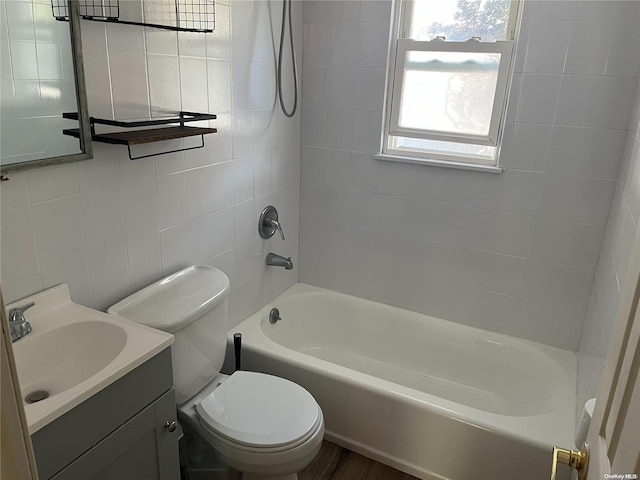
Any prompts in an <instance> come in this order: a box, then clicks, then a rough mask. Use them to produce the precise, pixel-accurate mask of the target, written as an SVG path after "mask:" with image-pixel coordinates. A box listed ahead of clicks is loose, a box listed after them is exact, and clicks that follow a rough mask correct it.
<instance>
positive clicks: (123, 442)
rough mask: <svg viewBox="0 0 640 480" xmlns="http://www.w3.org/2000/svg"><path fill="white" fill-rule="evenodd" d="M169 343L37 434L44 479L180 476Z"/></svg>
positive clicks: (168, 478) (37, 454)
mask: <svg viewBox="0 0 640 480" xmlns="http://www.w3.org/2000/svg"><path fill="white" fill-rule="evenodd" d="M175 406H176V403H175V398H174V393H173V385H172V376H171V353H170V349H169V348H167V349H165V350H163V351H162V352H160V353H159V354H157V355H156V356H154V357H152V358H151V359H149V360H147V361H146V362H145V363H143V364H142V365H140V366H139V367H137V368H136V369H134V370H133V371H131V372H130V373H128V374H127V375H125V376H124V377H122V378H120V379H119V380H117V381H115V382H114V383H112V384H111V385H109V386H108V387H107V388H105V389H104V390H102V391H100V392H98V393H97V394H95V395H94V396H92V397H90V398H88V399H87V400H85V401H84V402H82V403H81V404H80V405H78V406H77V407H75V408H73V409H72V410H71V411H69V412H67V413H65V414H64V415H62V416H61V417H59V418H57V419H56V420H54V421H53V422H51V423H49V424H48V425H46V426H45V427H43V428H41V429H40V430H38V431H37V432H35V433H34V434H33V435H32V436H31V440H32V442H33V449H34V452H35V457H36V463H37V466H38V473H39V475H40V478H41V479H49V478H51V479H55V480H78V479H83V480H85V479H86V480H89V479H96V480H98V479H101V480H102V479H104V480H107V479H109V480H113V479H118V480H127V479H131V480H139V479H144V480H154V479H159V480H178V479H179V478H180V471H179V468H180V467H179V460H178V435H179V433H178V432H179V430H178V429H176V423H175V422H176V408H175Z"/></svg>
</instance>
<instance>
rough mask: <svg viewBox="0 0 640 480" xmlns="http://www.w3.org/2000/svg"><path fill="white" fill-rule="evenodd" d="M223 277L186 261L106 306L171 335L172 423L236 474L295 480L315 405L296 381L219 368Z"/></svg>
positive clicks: (318, 417) (314, 429) (247, 478)
mask: <svg viewBox="0 0 640 480" xmlns="http://www.w3.org/2000/svg"><path fill="white" fill-rule="evenodd" d="M228 292H229V279H228V278H227V276H226V275H225V274H224V273H223V272H221V271H220V270H217V269H215V268H211V267H206V266H194V267H189V268H186V269H184V270H181V271H180V272H177V273H175V274H174V275H171V276H169V277H167V278H165V279H163V280H160V281H158V282H156V283H154V284H152V285H150V286H148V287H146V288H144V289H142V290H140V291H138V292H136V293H134V294H133V295H131V296H130V297H127V298H126V299H124V300H122V301H121V302H119V303H117V304H115V305H113V306H112V307H110V308H109V309H108V312H109V313H110V314H113V315H118V316H120V317H122V318H126V319H128V320H132V321H135V322H138V323H142V324H144V325H147V326H150V327H154V328H158V329H161V330H164V331H167V332H169V333H173V334H174V336H175V343H174V344H173V345H172V361H173V377H174V387H175V393H176V402H177V408H178V418H179V421H180V422H182V423H184V424H186V425H188V427H189V429H190V430H191V431H193V432H196V433H197V434H198V435H199V436H201V437H202V438H203V439H204V440H205V441H207V442H208V443H209V444H210V445H211V446H212V447H213V448H214V449H215V450H216V452H217V453H218V454H219V456H220V458H221V459H222V460H223V461H224V462H225V463H226V464H227V465H229V466H230V467H231V468H233V469H235V470H238V471H240V472H243V479H244V480H259V479H265V480H266V479H269V480H295V479H296V478H297V473H296V472H298V471H299V470H302V469H303V468H304V467H306V466H307V465H308V464H309V463H310V462H311V460H313V458H314V457H315V456H316V455H317V453H318V451H319V450H320V446H321V445H322V439H323V436H324V419H323V415H322V410H321V409H320V406H319V405H318V404H317V402H316V401H315V399H314V398H313V397H312V396H311V394H310V393H309V392H307V391H306V390H305V389H304V388H302V387H301V386H299V385H297V384H295V383H293V382H291V381H289V380H286V379H283V378H280V377H276V376H273V375H267V374H263V373H257V372H246V371H237V372H235V373H233V374H232V375H230V376H227V375H222V374H220V373H219V370H220V368H221V366H222V363H223V361H224V354H225V351H226V331H227V319H228Z"/></svg>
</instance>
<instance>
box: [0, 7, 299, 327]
mask: <svg viewBox="0 0 640 480" xmlns="http://www.w3.org/2000/svg"><path fill="white" fill-rule="evenodd" d="M7 5H9V4H7ZM25 5H26V4H25ZM29 5H30V4H29ZM18 6H19V5H18ZM268 8H271V9H272V12H271V18H272V21H273V25H270V23H269V21H270V20H269V10H268ZM216 13H217V16H216V30H215V31H214V32H213V33H208V34H200V33H199V34H184V35H183V34H180V35H177V34H176V33H175V32H169V31H162V30H154V29H151V28H146V29H143V28H141V27H135V26H127V25H105V24H101V23H93V22H83V24H82V29H83V32H82V33H83V48H84V59H85V70H86V75H87V89H88V96H89V111H90V114H91V115H94V116H106V117H108V118H113V115H114V113H115V116H116V117H117V118H119V119H129V118H138V117H146V116H148V115H149V114H150V113H151V114H154V115H155V114H162V113H166V112H175V111H176V110H179V109H183V110H195V111H200V112H211V113H216V114H218V115H219V117H218V119H217V120H216V121H212V122H211V125H212V126H214V127H217V128H218V130H219V132H218V133H217V134H215V135H209V136H207V137H205V138H206V144H207V146H206V148H205V149H201V150H194V151H191V152H186V153H175V154H170V155H163V156H158V157H154V158H150V159H144V160H136V161H131V160H129V159H128V157H127V153H126V149H124V148H123V147H114V146H110V145H104V144H94V149H95V158H94V159H92V160H88V161H85V162H80V163H77V164H70V165H65V166H59V167H48V168H40V169H36V170H29V171H27V172H26V173H18V174H11V175H9V177H10V181H9V182H3V183H2V186H1V187H0V189H1V190H0V191H1V195H2V196H1V208H2V214H1V242H0V244H1V248H2V252H1V261H2V262H1V278H2V290H3V294H4V297H5V302H12V301H14V300H17V299H19V298H21V297H24V296H26V295H29V294H31V293H33V292H35V291H38V290H41V289H42V288H45V287H49V286H52V285H55V284H58V283H61V282H66V283H68V284H69V286H70V290H71V295H72V297H73V299H74V300H75V301H77V302H79V303H81V304H84V305H88V306H92V307H95V308H98V309H104V308H106V307H108V306H109V305H111V304H112V303H114V302H115V301H117V300H119V299H121V298H123V297H124V296H126V295H128V294H129V293H130V292H132V291H134V290H137V289H139V288H141V287H143V286H144V285H147V284H149V283H151V282H153V281H155V280H158V279H159V278H161V277H162V276H163V275H168V274H170V273H172V272H175V271H176V270H178V269H180V268H182V267H185V266H187V265H189V264H193V263H206V264H209V265H213V266H217V267H219V268H222V269H223V270H224V271H225V272H226V273H227V274H228V275H229V277H230V278H231V280H232V292H231V298H232V301H231V304H232V308H231V320H232V325H233V324H236V323H237V322H238V321H240V320H242V319H243V318H244V317H245V316H247V315H248V314H250V313H252V312H253V311H255V310H257V309H259V308H260V307H262V306H263V305H264V304H266V303H267V302H268V301H270V300H271V299H273V298H274V297H275V296H277V295H278V294H280V293H281V292H282V291H283V290H285V289H286V288H287V287H289V286H290V285H292V284H293V283H295V282H296V281H297V278H298V273H297V272H298V218H299V188H300V187H299V185H300V183H299V182H300V118H301V113H300V112H299V113H298V114H297V115H296V116H295V117H294V118H293V119H286V118H285V117H284V116H283V115H282V114H281V113H280V112H279V109H275V108H274V107H275V103H274V98H275V81H274V80H273V79H271V80H267V81H265V82H260V80H261V77H262V76H263V75H267V73H268V72H271V73H273V72H275V67H274V64H273V55H271V54H270V52H271V50H268V49H267V50H268V51H267V52H265V49H264V45H267V44H270V38H271V36H270V33H269V32H270V30H271V28H273V31H274V32H276V33H278V32H279V30H280V24H279V22H280V15H279V10H278V5H276V4H274V5H272V6H270V7H269V6H268V4H267V3H265V2H259V1H255V2H254V1H250V0H235V1H234V2H233V3H232V4H228V3H227V2H223V1H219V2H216ZM293 13H294V31H295V32H296V36H297V39H296V43H297V46H298V48H299V51H298V61H299V62H300V57H301V54H302V51H301V45H302V4H301V3H299V2H294V5H293ZM49 14H50V10H49ZM248 25H261V27H260V28H258V29H256V32H258V33H255V34H254V31H253V29H252V28H248V27H247V26H248ZM31 41H33V40H31ZM267 41H268V42H269V43H267ZM3 61H4V58H3ZM3 65H4V64H3ZM300 69H301V65H300ZM3 72H4V66H3ZM232 72H238V73H239V74H241V75H239V77H234V76H232ZM247 72H258V74H257V75H256V76H255V80H254V83H255V85H254V87H253V90H251V87H250V86H247V85H245V84H244V81H245V80H247V79H249V80H250V79H251V76H250V75H249V76H246V77H245V73H247ZM3 85H4V82H3ZM2 95H3V102H2V105H3V112H4V109H5V101H4V100H5V98H6V97H5V93H4V90H3V94H2ZM251 95H253V97H251V99H250V96H251ZM232 99H233V102H232ZM249 99H250V101H249ZM7 108H8V107H7ZM233 125H235V126H236V131H235V132H233V131H232V126H233ZM3 140H4V138H3ZM185 143H186V144H188V142H186V141H185ZM182 145H183V142H182V141H181V140H177V141H171V142H163V143H159V144H154V145H147V146H143V147H140V148H139V149H137V150H136V151H135V152H134V154H145V153H155V152H160V151H163V150H173V149H176V148H180V147H182ZM3 147H4V145H3ZM269 204H273V205H275V206H276V207H277V208H278V209H279V211H280V216H281V219H282V223H283V225H284V228H285V233H286V238H287V239H286V242H284V243H283V242H282V241H281V240H280V239H279V238H275V237H274V238H273V239H270V240H268V241H265V240H262V239H260V238H259V237H258V232H257V220H258V214H259V212H260V211H261V210H262V208H264V207H265V206H267V205H269ZM269 251H274V252H277V253H279V254H282V255H287V256H289V255H290V256H292V257H293V259H294V266H295V268H294V270H293V271H287V272H285V271H284V269H274V268H273V267H266V266H265V265H264V258H265V257H266V254H267V253H268V252H269ZM280 270H282V271H280Z"/></svg>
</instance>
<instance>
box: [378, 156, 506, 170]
mask: <svg viewBox="0 0 640 480" xmlns="http://www.w3.org/2000/svg"><path fill="white" fill-rule="evenodd" d="M373 158H375V159H376V160H386V161H388V162H400V163H415V164H417V165H428V166H433V167H444V168H456V169H458V170H472V171H475V172H487V173H502V171H503V170H504V169H503V168H501V167H496V166H494V165H480V164H477V163H464V162H452V161H449V160H436V159H433V158H420V157H405V156H400V155H389V154H386V153H378V154H376V155H374V156H373Z"/></svg>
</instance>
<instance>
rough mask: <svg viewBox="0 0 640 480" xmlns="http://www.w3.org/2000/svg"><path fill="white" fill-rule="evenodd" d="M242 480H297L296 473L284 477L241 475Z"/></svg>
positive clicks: (253, 474)
mask: <svg viewBox="0 0 640 480" xmlns="http://www.w3.org/2000/svg"><path fill="white" fill-rule="evenodd" d="M242 480H298V474H297V473H288V474H286V475H256V474H255V473H243V474H242Z"/></svg>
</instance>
